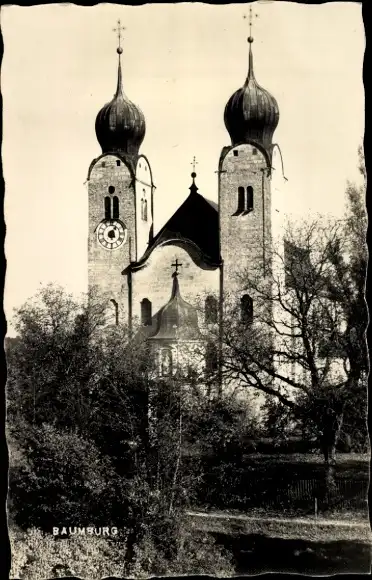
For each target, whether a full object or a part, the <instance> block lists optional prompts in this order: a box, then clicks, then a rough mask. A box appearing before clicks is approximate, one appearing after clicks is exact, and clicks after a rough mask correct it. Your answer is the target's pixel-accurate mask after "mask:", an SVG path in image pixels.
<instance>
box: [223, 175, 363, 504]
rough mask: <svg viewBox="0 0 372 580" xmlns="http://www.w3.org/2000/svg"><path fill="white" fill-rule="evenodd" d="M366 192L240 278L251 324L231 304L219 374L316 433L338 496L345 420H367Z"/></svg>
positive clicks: (300, 229)
mask: <svg viewBox="0 0 372 580" xmlns="http://www.w3.org/2000/svg"><path fill="white" fill-rule="evenodd" d="M364 195H365V188H364V187H363V186H361V187H357V186H353V185H350V184H349V185H348V188H347V198H348V201H349V206H348V212H347V215H346V216H345V218H344V219H343V220H333V221H332V220H325V219H322V218H319V219H317V220H315V221H312V222H302V223H300V224H297V225H293V224H288V225H287V226H286V229H285V231H284V236H283V237H284V240H285V241H284V244H283V245H280V244H279V245H277V246H274V247H273V248H272V250H271V252H270V255H269V268H268V270H269V271H270V275H269V276H267V277H266V278H263V277H262V268H261V266H262V265H261V264H259V265H257V268H254V267H252V265H251V266H250V269H249V270H247V271H246V272H245V273H244V275H243V276H242V277H241V278H240V287H241V290H242V292H245V293H246V294H248V295H249V296H251V297H253V302H254V315H255V318H254V322H253V323H247V321H246V320H245V319H244V317H241V316H240V312H239V311H238V308H237V306H236V305H235V304H234V301H233V300H227V301H226V303H225V312H224V325H223V361H222V362H223V374H224V377H225V380H226V381H232V382H235V383H239V384H241V385H243V386H245V387H248V388H250V389H252V390H256V391H257V390H258V391H260V392H262V393H264V394H265V395H266V396H267V397H269V398H271V399H274V400H276V401H277V403H278V404H280V405H282V406H283V407H285V408H286V409H288V410H289V415H288V418H289V420H292V421H294V422H297V423H298V422H299V423H302V425H306V426H307V427H309V426H310V425H311V426H312V430H313V431H315V432H316V435H317V439H318V444H319V447H320V449H321V451H322V453H323V456H324V460H325V465H326V478H325V481H326V491H327V494H328V493H329V492H330V491H331V490H332V489H333V488H334V465H335V455H336V446H337V443H338V441H339V438H340V434H341V431H342V426H343V421H344V417H345V415H346V414H350V411H351V410H352V409H353V408H355V405H358V406H359V410H360V412H361V415H362V416H364V417H365V412H366V382H365V377H366V370H367V368H368V360H367V350H366V340H365V333H366V327H367V313H366V304H365V297H364V291H365V276H366V249H365V235H366V214H365V209H364Z"/></svg>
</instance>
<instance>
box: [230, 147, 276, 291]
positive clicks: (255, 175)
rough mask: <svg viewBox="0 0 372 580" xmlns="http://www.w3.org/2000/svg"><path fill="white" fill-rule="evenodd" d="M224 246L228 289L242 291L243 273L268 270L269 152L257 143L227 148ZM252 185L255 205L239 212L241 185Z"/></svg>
mask: <svg viewBox="0 0 372 580" xmlns="http://www.w3.org/2000/svg"><path fill="white" fill-rule="evenodd" d="M219 175H220V178H219V220H220V247H221V256H222V259H223V263H224V292H228V293H230V292H234V293H236V292H239V287H240V280H239V275H242V274H244V272H247V271H248V272H250V273H253V271H254V270H256V269H257V268H260V269H261V270H262V273H264V267H265V265H266V264H267V256H268V249H269V247H270V242H271V190H270V176H269V168H268V160H267V156H265V155H264V154H263V153H262V151H261V150H260V149H259V148H258V147H257V146H256V145H253V144H249V143H247V144H242V145H239V146H236V147H231V148H230V149H227V151H226V149H224V150H223V151H222V155H221V161H220V174H219ZM248 187H251V188H252V194H253V209H252V211H243V212H242V213H239V210H238V207H239V188H244V195H246V194H247V188H248Z"/></svg>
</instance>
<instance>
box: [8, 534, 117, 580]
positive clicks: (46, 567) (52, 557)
mask: <svg viewBox="0 0 372 580" xmlns="http://www.w3.org/2000/svg"><path fill="white" fill-rule="evenodd" d="M9 535H10V542H11V551H12V569H11V573H10V577H11V578H18V579H20V580H45V579H46V578H61V577H66V576H73V575H74V576H78V577H80V578H89V579H90V580H101V578H103V577H104V576H119V577H120V576H122V575H123V565H122V553H123V549H124V548H123V544H122V543H119V542H115V541H114V540H113V541H110V540H109V539H106V538H103V537H99V536H87V535H76V536H75V535H74V536H71V537H70V538H63V539H60V538H59V539H56V538H55V537H53V536H52V535H51V534H44V533H43V532H42V531H41V530H39V529H37V528H31V529H28V530H27V531H26V532H22V531H21V530H16V529H10V533H9Z"/></svg>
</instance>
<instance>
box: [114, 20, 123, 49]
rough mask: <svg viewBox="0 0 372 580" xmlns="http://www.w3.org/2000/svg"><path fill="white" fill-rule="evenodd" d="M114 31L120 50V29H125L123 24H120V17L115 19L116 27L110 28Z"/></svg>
mask: <svg viewBox="0 0 372 580" xmlns="http://www.w3.org/2000/svg"><path fill="white" fill-rule="evenodd" d="M112 30H113V31H114V32H117V34H118V42H119V47H118V48H119V49H120V50H121V31H122V30H125V26H121V22H120V19H119V20H118V21H117V28H113V29H112Z"/></svg>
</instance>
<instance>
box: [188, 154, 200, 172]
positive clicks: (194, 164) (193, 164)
mask: <svg viewBox="0 0 372 580" xmlns="http://www.w3.org/2000/svg"><path fill="white" fill-rule="evenodd" d="M190 165H192V170H193V173H195V166H196V165H199V164H198V162H197V161H196V158H195V155H194V157H193V160H192V161H191V163H190Z"/></svg>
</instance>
